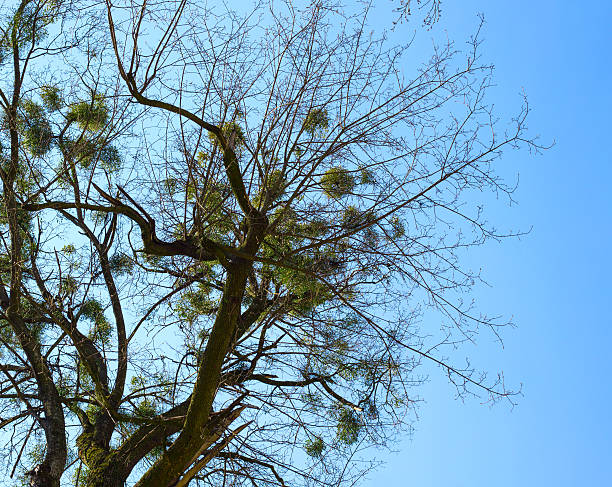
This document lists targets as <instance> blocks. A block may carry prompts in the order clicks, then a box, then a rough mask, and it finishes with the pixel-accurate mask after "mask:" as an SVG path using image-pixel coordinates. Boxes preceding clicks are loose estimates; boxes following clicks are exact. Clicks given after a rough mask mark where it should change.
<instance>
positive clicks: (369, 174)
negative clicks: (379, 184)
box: [359, 168, 376, 184]
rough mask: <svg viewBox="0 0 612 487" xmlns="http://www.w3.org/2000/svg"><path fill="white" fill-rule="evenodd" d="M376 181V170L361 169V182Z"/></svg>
mask: <svg viewBox="0 0 612 487" xmlns="http://www.w3.org/2000/svg"><path fill="white" fill-rule="evenodd" d="M375 182H376V179H375V178H374V171H372V170H371V169H367V168H362V169H361V170H360V171H359V184H374V183H375Z"/></svg>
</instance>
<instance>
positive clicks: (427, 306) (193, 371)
mask: <svg viewBox="0 0 612 487" xmlns="http://www.w3.org/2000/svg"><path fill="white" fill-rule="evenodd" d="M353 3H354V5H353V6H351V7H348V6H345V7H342V6H340V5H337V4H335V3H334V2H332V1H327V0H318V1H315V2H300V1H297V0H296V1H289V0H288V1H286V2H272V1H270V2H267V1H261V2H257V3H255V4H254V5H253V6H252V7H249V8H248V9H246V8H244V7H240V9H238V10H232V9H231V8H230V7H229V6H227V5H225V4H223V3H222V2H214V3H213V2H210V3H206V2H199V1H197V0H193V1H188V0H154V1H144V0H143V1H140V2H137V1H132V0H119V1H115V2H111V1H110V0H106V1H104V2H95V1H94V2H84V1H82V0H21V1H20V2H8V4H7V3H5V4H4V5H3V6H2V9H1V10H0V22H1V25H0V27H1V29H2V30H1V32H0V73H1V75H0V80H2V81H0V106H1V107H2V120H1V122H0V178H1V180H2V199H1V208H0V308H1V312H0V387H1V390H0V428H1V429H2V434H1V435H0V440H1V441H2V442H4V443H5V444H6V445H7V447H6V448H4V450H3V453H2V457H3V461H4V464H5V467H6V470H7V474H8V475H9V476H10V477H11V478H13V479H14V481H15V483H16V485H19V483H22V484H24V485H31V486H59V485H76V486H88V487H93V486H111V487H112V486H122V485H126V484H128V485H136V486H138V487H145V486H157V487H159V486H176V487H178V486H186V485H203V486H204V485H212V486H220V485H236V486H238V485H258V486H272V485H308V486H310V485H334V486H340V485H353V482H354V481H355V480H356V479H358V478H359V477H360V476H361V475H362V474H363V472H364V471H365V470H367V469H368V468H369V464H368V463H364V462H363V461H362V460H363V459H364V458H365V459H367V458H368V456H367V454H366V456H365V457H362V456H361V455H362V452H363V450H364V449H366V448H368V447H372V446H379V447H384V446H385V445H386V444H387V441H388V440H389V439H391V438H393V437H394V436H395V435H397V434H398V431H402V426H409V425H410V423H411V421H412V420H413V410H414V408H415V407H416V402H417V398H418V396H417V393H416V389H415V386H418V384H420V383H421V382H422V380H423V379H422V376H421V375H420V373H419V369H418V366H419V365H420V364H421V363H423V362H424V361H428V362H431V363H433V364H436V366H439V367H440V369H441V371H443V372H444V373H446V374H447V375H448V377H449V380H450V381H451V382H452V383H453V384H454V385H455V386H456V387H457V391H458V393H459V394H479V395H481V396H482V395H484V396H485V397H486V398H487V399H489V400H493V401H495V400H499V399H504V398H509V397H511V396H512V394H513V391H510V390H507V389H506V388H505V386H504V383H503V377H502V376H500V375H498V376H495V377H493V379H492V380H489V379H488V378H487V377H486V375H484V374H483V373H482V372H478V371H475V370H473V369H472V368H471V367H470V366H469V365H468V366H467V367H465V366H458V365H456V364H454V363H451V362H448V361H446V359H445V358H444V357H445V352H444V350H445V349H446V348H445V347H456V346H458V345H459V344H461V343H462V342H464V341H473V340H475V338H476V335H477V334H478V332H479V330H483V329H484V330H487V331H490V332H492V333H494V334H495V335H497V334H498V329H499V327H501V326H504V325H505V324H507V322H505V321H504V320H501V319H498V318H497V317H493V318H492V317H489V316H486V315H484V314H482V313H480V312H479V310H478V307H477V306H476V304H475V303H473V302H472V301H471V300H470V299H469V298H467V299H466V296H469V292H470V290H471V289H472V287H473V286H474V284H475V282H478V280H479V276H478V274H474V273H472V272H470V271H469V270H468V269H466V268H465V266H462V264H461V259H460V258H461V256H462V254H463V253H464V251H465V249H466V248H470V247H474V246H479V245H482V244H483V243H485V242H486V241H488V240H490V239H499V238H502V237H504V236H505V235H504V234H503V233H498V232H497V231H496V230H495V229H494V228H493V226H492V225H491V224H489V223H488V222H487V220H486V211H484V209H483V207H482V202H481V200H480V199H479V198H481V196H480V195H482V194H484V193H486V192H487V191H492V192H494V193H497V194H502V195H506V196H507V197H508V198H511V194H512V191H513V186H512V185H510V186H508V185H506V184H505V183H504V181H503V180H502V179H501V178H500V177H498V176H497V175H496V174H495V172H494V165H495V163H496V161H497V160H498V159H499V158H500V156H501V155H502V153H503V151H504V150H506V149H511V148H517V147H524V148H528V149H531V150H533V149H535V150H537V149H538V145H537V144H536V142H535V141H534V140H531V139H529V138H528V136H527V135H525V131H526V125H525V119H526V116H527V112H528V107H527V103H526V101H525V100H522V105H520V106H519V108H518V113H517V115H516V117H514V118H512V119H509V120H503V119H501V120H500V119H498V117H497V115H496V114H495V113H494V112H493V109H492V104H491V103H490V102H489V101H488V99H487V97H486V94H487V89H488V88H489V87H490V85H491V83H492V81H491V79H492V78H491V76H492V73H493V68H492V66H490V65H487V64H483V63H482V62H481V60H480V54H479V45H480V41H479V38H478V35H475V36H474V37H473V38H472V39H471V40H470V42H469V43H468V44H467V49H463V50H461V49H458V48H457V47H456V46H455V45H454V44H453V43H451V42H448V43H446V44H444V45H440V46H437V47H435V49H434V50H433V52H432V53H431V56H430V57H429V58H428V59H427V58H424V60H423V62H422V63H419V64H418V65H415V66H414V67H413V69H412V70H411V71H410V72H406V68H405V66H406V59H407V58H410V59H412V58H417V57H418V56H416V55H415V56H413V51H411V50H410V48H411V44H410V43H408V44H406V45H399V46H398V45H390V43H389V41H388V40H387V36H386V34H385V32H380V33H378V34H376V33H375V32H373V31H371V27H369V23H368V22H369V15H370V13H371V11H372V10H373V8H374V7H373V6H372V5H370V4H368V3H363V4H362V3H361V2H353ZM400 5H401V7H400V8H404V9H405V8H408V7H409V4H408V3H407V2H402V3H401V4H400ZM423 5H424V6H426V7H427V8H432V9H434V10H433V13H432V11H429V13H428V14H427V18H429V19H430V20H431V21H433V20H437V18H438V16H439V2H433V3H432V4H431V3H428V2H424V4H423ZM377 8H380V6H377ZM388 10H389V12H387V13H388V14H389V26H390V27H392V25H393V21H394V20H398V12H395V13H394V11H393V8H392V7H390V8H389V9H388ZM426 11H427V9H426ZM406 13H407V12H406V11H405V10H404V11H400V13H399V15H400V16H403V15H405V14H406ZM432 15H433V16H434V17H431V16H432ZM427 18H426V21H427ZM399 25H401V24H396V27H397V26H399ZM397 28H399V27H397Z"/></svg>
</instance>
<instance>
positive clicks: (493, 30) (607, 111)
mask: <svg viewBox="0 0 612 487" xmlns="http://www.w3.org/2000/svg"><path fill="white" fill-rule="evenodd" d="M413 3H416V2H413ZM478 12H482V13H484V14H485V19H486V21H487V24H486V26H485V30H484V38H485V40H486V42H485V44H484V45H483V50H482V53H483V54H484V60H486V61H492V62H494V63H495V64H496V66H497V70H496V81H497V85H498V86H497V88H496V89H495V92H494V96H493V99H495V101H496V105H497V107H498V109H499V110H500V111H502V112H503V113H507V114H510V113H512V110H513V108H515V107H516V106H517V105H518V98H517V97H516V96H515V95H516V93H518V92H519V90H520V89H521V88H524V89H525V91H526V93H527V95H528V97H529V101H530V105H531V107H532V109H533V112H532V116H531V118H530V123H529V125H530V127H531V130H532V133H540V134H542V136H543V140H544V141H547V140H548V141H550V140H553V139H554V140H555V141H556V145H555V147H554V148H553V149H552V150H550V151H548V152H546V153H545V154H544V155H542V156H538V157H533V156H529V155H528V154H526V153H520V152H519V153H514V154H507V155H506V157H505V158H504V159H503V161H501V165H502V167H503V169H502V171H503V172H504V174H510V175H512V174H516V173H518V174H520V186H519V189H518V192H517V194H516V197H517V199H518V203H519V204H518V206H513V207H512V208H507V207H504V206H503V205H501V204H497V205H493V206H494V214H490V217H491V220H493V221H497V222H499V223H500V227H503V226H504V224H506V225H507V226H508V227H512V228H517V227H520V228H523V229H526V228H529V227H531V226H533V230H532V232H531V234H530V235H528V236H527V237H525V238H522V239H521V240H514V241H505V242H503V243H502V244H500V245H496V244H493V245H489V246H488V247H487V248H484V249H479V250H476V251H473V252H472V253H471V255H470V256H469V259H470V260H469V263H470V264H471V265H472V266H474V267H482V269H483V272H484V275H485V277H486V278H487V280H488V281H489V282H490V283H491V284H492V285H493V287H492V288H491V289H480V290H478V292H477V298H478V299H479V300H480V302H481V303H484V306H485V308H486V310H492V311H499V312H502V313H505V314H511V315H513V316H514V318H515V321H516V323H517V324H518V328H516V329H514V330H510V331H509V332H506V333H505V335H504V336H505V349H503V350H501V349H500V347H499V346H497V345H495V344H494V343H493V342H492V340H491V339H489V338H488V337H486V336H485V337H483V340H482V341H481V342H480V343H479V344H478V347H477V348H475V349H473V350H468V351H467V352H468V354H469V355H471V356H476V357H477V359H478V363H479V364H480V365H484V366H485V367H487V368H489V369H490V370H493V371H495V370H498V369H503V371H504V372H505V375H506V378H507V379H508V380H509V382H510V383H511V385H515V384H517V383H520V382H522V383H523V392H524V397H522V398H520V399H519V404H518V405H517V406H516V407H515V408H514V409H512V410H511V409H510V408H508V407H506V406H504V405H503V404H500V405H497V406H495V407H493V408H489V407H488V406H486V405H481V404H479V402H478V401H466V402H464V403H462V402H460V401H456V400H454V395H453V389H452V388H451V387H450V386H448V384H447V381H445V379H444V378H443V377H441V373H439V372H438V373H437V374H436V371H435V369H432V376H431V381H430V382H429V383H428V384H426V385H425V386H424V387H422V388H421V389H420V394H421V396H422V397H423V398H424V399H425V402H424V403H423V404H422V406H421V408H420V419H419V421H418V422H417V423H416V425H415V426H416V430H415V432H414V434H413V435H412V438H411V439H408V438H406V439H405V440H404V441H401V442H399V443H398V444H397V445H395V448H396V449H397V450H398V453H397V454H392V455H387V454H384V453H383V452H381V453H380V454H379V455H378V456H379V457H382V458H383V459H385V460H386V461H387V465H386V466H385V467H383V468H381V469H379V470H378V471H377V472H376V473H373V474H372V475H370V480H369V481H367V482H365V485H366V487H374V486H377V487H378V486H380V485H386V486H404V485H415V486H419V487H428V486H436V487H437V486H441V487H442V486H443V487H464V486H465V487H467V486H470V487H480V486H487V487H489V486H497V487H504V486H513V487H515V486H527V487H530V486H538V487H540V486H556V487H565V486H606V485H612V480H611V479H612V419H611V409H612V408H611V405H610V404H611V402H612V385H611V382H612V366H611V365H610V359H609V357H610V355H611V351H610V349H611V345H612V344H611V340H612V331H611V330H612V317H611V316H612V315H611V311H610V304H612V291H611V288H612V286H611V284H610V279H611V276H612V259H611V258H610V253H609V252H610V248H611V245H610V244H611V241H612V203H611V202H610V198H611V193H612V182H611V181H612V150H611V149H610V143H611V141H612V134H611V133H610V132H611V125H612V124H611V116H612V95H611V92H612V86H611V85H612V55H611V50H610V29H611V27H610V21H611V19H612V7H611V6H610V4H609V3H608V2H603V1H594V2H588V3H580V2H569V1H567V0H566V1H556V2H555V1H547V0H540V1H533V0H531V1H526V0H516V1H513V2H498V1H494V2H486V1H482V0H480V1H477V0H463V1H461V2H453V1H451V0H446V1H443V17H442V20H441V22H440V24H439V25H438V26H437V27H436V28H435V29H433V30H432V32H431V33H430V36H431V37H438V36H440V35H441V34H442V33H443V31H444V30H446V31H448V34H449V37H450V38H453V39H456V40H457V41H461V40H462V39H464V38H465V37H466V35H467V34H468V33H469V32H470V31H471V30H472V29H473V26H474V25H475V14H476V13H478ZM414 27H415V25H412V26H411V27H410V28H414ZM410 28H406V27H404V29H406V32H407V31H409V30H410ZM506 171H507V172H506Z"/></svg>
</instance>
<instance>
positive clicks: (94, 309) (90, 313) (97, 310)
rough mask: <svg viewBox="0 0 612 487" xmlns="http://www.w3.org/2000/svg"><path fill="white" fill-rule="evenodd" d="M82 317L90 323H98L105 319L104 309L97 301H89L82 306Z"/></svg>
mask: <svg viewBox="0 0 612 487" xmlns="http://www.w3.org/2000/svg"><path fill="white" fill-rule="evenodd" d="M81 316H82V317H83V318H85V319H88V320H90V321H93V322H95V321H98V320H102V319H105V318H104V308H103V307H102V304H100V302H99V301H98V300H96V299H88V300H86V301H85V302H84V303H83V305H82V306H81Z"/></svg>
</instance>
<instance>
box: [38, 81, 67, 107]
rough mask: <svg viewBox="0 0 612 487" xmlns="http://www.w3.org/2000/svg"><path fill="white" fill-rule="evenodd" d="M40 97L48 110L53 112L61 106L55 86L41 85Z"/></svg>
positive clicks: (61, 101)
mask: <svg viewBox="0 0 612 487" xmlns="http://www.w3.org/2000/svg"><path fill="white" fill-rule="evenodd" d="M40 98H41V99H42V101H43V105H44V107H45V108H46V109H47V110H49V111H50V112H55V111H57V110H59V109H60V108H62V105H63V100H62V96H61V94H60V90H59V88H56V87H55V86H49V85H46V86H43V87H42V88H41V89H40Z"/></svg>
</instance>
